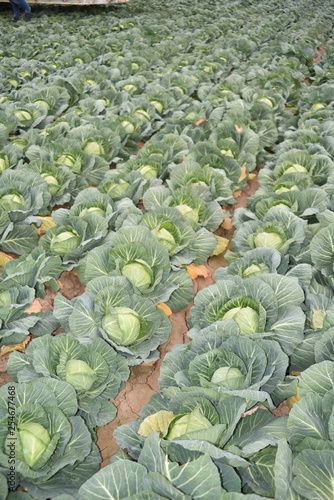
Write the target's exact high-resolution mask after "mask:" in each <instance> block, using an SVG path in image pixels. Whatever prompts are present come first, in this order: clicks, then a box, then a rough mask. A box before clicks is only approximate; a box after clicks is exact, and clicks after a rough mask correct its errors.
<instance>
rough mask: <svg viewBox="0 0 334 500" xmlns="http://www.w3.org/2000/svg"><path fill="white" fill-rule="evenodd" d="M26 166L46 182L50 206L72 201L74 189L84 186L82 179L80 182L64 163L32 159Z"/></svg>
mask: <svg viewBox="0 0 334 500" xmlns="http://www.w3.org/2000/svg"><path fill="white" fill-rule="evenodd" d="M26 166H27V167H28V168H30V169H31V170H33V171H34V172H38V173H39V174H40V175H41V177H42V178H43V179H44V181H45V182H46V184H47V189H48V191H49V193H50V195H51V199H50V201H49V206H50V207H54V206H56V205H63V204H65V203H67V202H69V201H72V199H73V197H74V195H75V192H76V190H78V189H80V188H84V187H86V184H85V181H84V179H81V182H80V181H79V180H78V179H79V178H78V177H76V176H75V174H74V173H73V172H72V171H71V170H70V169H69V168H68V167H67V166H66V165H56V164H55V163H53V162H51V161H47V160H32V161H31V162H30V163H29V164H27V165H26Z"/></svg>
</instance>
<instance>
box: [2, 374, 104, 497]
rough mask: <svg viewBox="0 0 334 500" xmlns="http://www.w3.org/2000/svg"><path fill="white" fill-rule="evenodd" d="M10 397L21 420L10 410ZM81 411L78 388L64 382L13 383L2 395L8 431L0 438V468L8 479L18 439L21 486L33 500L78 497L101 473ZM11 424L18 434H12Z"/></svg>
mask: <svg viewBox="0 0 334 500" xmlns="http://www.w3.org/2000/svg"><path fill="white" fill-rule="evenodd" d="M9 395H10V396H12V397H13V398H14V403H13V404H15V408H16V412H15V415H13V413H12V412H11V410H10V409H8V397H9ZM77 410H78V404H77V398H76V393H75V390H74V388H73V387H72V386H71V385H70V384H68V383H66V382H62V381H60V380H54V379H52V378H49V377H47V378H43V379H40V380H35V381H30V382H27V383H20V384H17V383H14V382H11V383H10V384H7V385H5V386H3V387H2V388H1V389H0V418H1V427H2V428H3V429H6V431H4V432H2V435H1V438H0V464H1V466H2V470H3V471H4V472H5V473H6V474H8V473H9V470H10V465H9V464H10V462H9V457H10V448H9V446H10V443H11V442H13V439H14V438H15V445H16V446H15V467H16V469H15V471H16V484H17V485H19V484H20V485H22V486H24V487H25V488H26V489H27V490H28V492H29V493H31V495H32V496H33V497H37V498H48V497H55V495H56V494H58V495H59V494H61V493H63V494H65V493H67V494H75V493H76V491H77V490H78V488H79V486H80V485H81V484H82V482H83V481H84V480H85V479H87V476H92V475H93V474H94V473H95V472H97V471H98V469H99V465H100V461H101V459H100V456H99V452H98V448H97V446H96V445H95V444H94V442H93V440H92V436H91V434H90V431H89V429H88V428H87V427H86V425H85V423H84V420H83V419H82V418H81V417H80V416H78V415H76V413H77ZM10 415H12V416H11V417H10ZM9 418H11V422H13V425H11V427H10V429H15V430H10V429H9V430H8V421H9V420H8V419H9Z"/></svg>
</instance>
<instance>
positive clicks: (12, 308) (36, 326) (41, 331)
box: [0, 285, 59, 346]
mask: <svg viewBox="0 0 334 500" xmlns="http://www.w3.org/2000/svg"><path fill="white" fill-rule="evenodd" d="M34 297H35V291H34V289H33V288H30V287H29V286H12V285H11V286H10V287H9V288H3V289H0V345H1V346H2V345H12V344H18V343H19V342H23V341H24V340H25V339H26V337H27V335H30V334H33V335H37V336H40V335H45V334H49V333H52V332H53V331H54V330H56V329H57V328H58V326H59V323H58V321H57V320H56V319H55V318H54V317H53V316H52V314H50V313H37V314H29V308H30V306H31V304H32V302H33V300H34Z"/></svg>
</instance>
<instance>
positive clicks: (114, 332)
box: [54, 276, 172, 365]
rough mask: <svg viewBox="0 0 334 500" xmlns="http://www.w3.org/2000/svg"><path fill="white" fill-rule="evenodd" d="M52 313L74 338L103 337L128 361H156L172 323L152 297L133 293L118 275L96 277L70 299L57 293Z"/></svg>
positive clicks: (130, 363) (125, 280)
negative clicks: (84, 289) (76, 296)
mask: <svg viewBox="0 0 334 500" xmlns="http://www.w3.org/2000/svg"><path fill="white" fill-rule="evenodd" d="M54 314H55V316H56V317H57V318H58V319H59V321H60V322H61V324H62V326H63V328H64V330H65V331H66V332H70V333H71V334H72V335H73V336H75V337H77V338H83V337H84V338H90V339H95V338H97V337H102V338H103V339H104V340H105V341H106V342H108V344H110V345H111V346H112V347H113V348H114V349H115V350H116V351H117V352H118V353H119V354H121V355H122V356H124V357H125V358H126V360H127V363H128V364H129V365H134V364H139V363H141V362H143V361H147V362H150V361H155V360H156V359H158V357H159V353H158V351H157V347H158V346H159V345H161V344H163V343H164V342H166V340H167V339H168V337H169V335H170V333H171V328H172V327H171V324H170V322H169V320H168V318H167V317H166V316H165V314H164V313H163V312H162V311H160V310H158V309H157V308H156V307H155V306H154V304H153V303H152V301H150V300H149V299H146V298H143V297H141V296H138V295H134V293H133V288H132V286H131V283H130V282H129V281H128V280H127V279H126V278H125V277H121V276H115V277H107V276H105V277H100V278H95V279H93V280H91V281H89V283H88V284H87V287H86V292H85V293H84V294H83V295H81V296H80V297H78V298H76V299H73V300H72V301H69V300H67V299H65V298H64V297H62V296H60V295H58V296H57V297H56V299H55V309H54Z"/></svg>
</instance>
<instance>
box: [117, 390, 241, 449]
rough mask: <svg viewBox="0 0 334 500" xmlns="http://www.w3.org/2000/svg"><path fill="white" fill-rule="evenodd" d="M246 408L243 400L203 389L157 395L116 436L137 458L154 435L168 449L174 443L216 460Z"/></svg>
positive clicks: (118, 430) (120, 444)
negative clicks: (168, 444)
mask: <svg viewBox="0 0 334 500" xmlns="http://www.w3.org/2000/svg"><path fill="white" fill-rule="evenodd" d="M245 408H246V403H245V402H244V400H243V399H241V398H238V397H235V396H226V395H225V396H218V395H217V394H210V395H207V394H205V391H203V390H198V391H197V392H196V391H194V392H193V393H187V392H185V393H183V392H180V393H178V394H175V395H174V396H172V397H171V398H164V397H163V396H161V395H160V394H154V395H153V396H151V398H150V401H149V403H147V404H146V405H144V406H143V407H142V410H141V418H139V419H137V420H134V421H133V422H130V423H129V424H124V425H121V426H120V427H118V428H117V429H116V430H115V433H114V435H115V438H116V440H117V442H118V444H119V446H120V448H121V449H124V448H126V449H127V450H128V453H129V455H130V456H131V457H133V458H135V459H137V458H138V456H139V454H140V452H141V449H142V447H143V445H144V443H145V440H146V439H147V438H149V437H150V436H151V435H152V434H154V433H158V435H159V437H160V438H161V439H163V440H164V441H165V442H166V446H167V442H170V443H171V445H172V444H177V445H179V446H180V449H182V448H183V449H184V450H193V451H200V452H201V451H202V452H203V451H204V450H205V452H207V453H209V455H211V454H212V455H211V456H213V457H214V456H215V453H217V455H219V449H217V448H222V447H223V446H224V444H225V443H226V442H227V441H228V440H229V439H230V437H231V436H232V434H233V432H234V430H235V427H236V425H237V423H238V422H239V420H240V418H241V415H242V412H243V411H244V410H245ZM210 445H213V446H210ZM221 456H224V453H222V455H221ZM216 458H217V456H216ZM226 458H227V459H228V458H230V459H232V458H233V457H232V456H230V457H226Z"/></svg>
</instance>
